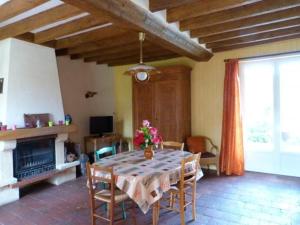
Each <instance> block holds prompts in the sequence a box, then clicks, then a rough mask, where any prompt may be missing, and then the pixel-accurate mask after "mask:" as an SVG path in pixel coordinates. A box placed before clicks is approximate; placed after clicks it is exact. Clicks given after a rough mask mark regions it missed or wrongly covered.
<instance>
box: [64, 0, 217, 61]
mask: <svg viewBox="0 0 300 225" xmlns="http://www.w3.org/2000/svg"><path fill="white" fill-rule="evenodd" d="M64 2H66V3H69V4H72V5H74V6H76V7H78V8H81V9H82V10H84V11H87V12H90V13H91V14H94V15H95V16H97V15H98V13H97V11H98V10H99V11H100V12H102V11H103V10H104V11H105V12H106V13H108V14H109V15H111V17H112V18H114V20H113V22H114V23H116V24H118V22H120V21H121V22H122V23H123V21H125V22H127V23H128V24H130V26H131V27H134V28H135V29H136V30H137V31H138V30H140V31H144V32H146V33H147V34H148V36H147V37H148V38H149V39H152V40H154V41H156V42H157V44H159V45H161V46H162V47H164V48H168V49H169V50H170V51H173V52H176V53H177V54H180V55H184V56H187V57H190V58H192V59H195V60H198V61H207V60H209V59H210V58H211V57H212V54H211V52H210V51H208V50H207V49H205V48H204V47H202V46H201V45H199V43H197V42H195V41H193V40H192V39H190V38H189V37H188V36H186V35H185V34H183V33H181V32H180V31H176V30H174V29H172V28H171V25H169V24H166V23H164V22H162V21H161V20H160V19H159V18H157V17H156V16H155V15H154V14H152V13H151V12H150V11H148V10H147V9H144V8H142V7H140V6H138V5H136V4H135V3H133V2H132V1H131V0H101V1H98V0H85V1H81V0H64Z"/></svg>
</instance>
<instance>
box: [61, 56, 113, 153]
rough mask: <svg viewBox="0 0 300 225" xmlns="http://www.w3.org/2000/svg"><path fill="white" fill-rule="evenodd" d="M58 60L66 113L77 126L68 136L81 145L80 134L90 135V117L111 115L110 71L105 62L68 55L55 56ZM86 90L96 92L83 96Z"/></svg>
mask: <svg viewBox="0 0 300 225" xmlns="http://www.w3.org/2000/svg"><path fill="white" fill-rule="evenodd" d="M57 63H58V70H59V79H60V85H61V90H62V97H63V104H64V110H65V113H66V114H70V115H71V116H72V118H73V122H74V123H75V124H76V125H78V128H79V130H78V132H77V133H74V134H71V135H70V138H71V140H73V141H75V142H78V143H81V145H82V147H83V137H84V136H86V135H89V117H90V116H103V115H114V110H115V105H114V82H113V72H112V69H111V68H110V67H108V66H106V65H96V63H84V62H83V61H81V60H70V59H69V57H58V58H57ZM87 91H96V92H98V94H97V95H95V96H94V97H92V98H87V99H86V98H85V96H84V95H85V93H86V92H87Z"/></svg>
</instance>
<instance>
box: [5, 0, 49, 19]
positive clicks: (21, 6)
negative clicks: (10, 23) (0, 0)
mask: <svg viewBox="0 0 300 225" xmlns="http://www.w3.org/2000/svg"><path fill="white" fill-rule="evenodd" d="M47 1H48V0H35V1H30V0H11V1H8V2H6V3H4V4H3V5H1V6H0V21H5V20H8V19H9V18H12V17H15V16H17V15H19V14H21V13H23V12H26V11H27V10H30V9H32V8H34V7H37V6H39V5H41V4H43V3H45V2H47Z"/></svg>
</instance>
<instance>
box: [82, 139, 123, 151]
mask: <svg viewBox="0 0 300 225" xmlns="http://www.w3.org/2000/svg"><path fill="white" fill-rule="evenodd" d="M115 142H119V143H120V147H119V149H117V152H119V151H122V136H121V135H119V134H104V135H102V136H99V135H90V136H85V137H84V153H85V154H89V153H92V152H95V151H96V150H98V149H100V148H103V147H106V146H111V145H112V144H113V143H115Z"/></svg>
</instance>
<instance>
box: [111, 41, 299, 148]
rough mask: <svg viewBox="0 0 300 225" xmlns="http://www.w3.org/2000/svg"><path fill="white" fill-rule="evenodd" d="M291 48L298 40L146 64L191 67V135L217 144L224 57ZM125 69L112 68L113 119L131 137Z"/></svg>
mask: <svg viewBox="0 0 300 225" xmlns="http://www.w3.org/2000/svg"><path fill="white" fill-rule="evenodd" d="M295 50H300V39H294V40H288V41H282V42H274V43H270V44H264V45H259V46H254V47H248V48H243V49H239V50H233V51H226V52H222V53H216V54H215V55H214V56H213V58H212V59H211V60H210V61H209V62H195V61H193V60H190V59H187V58H177V59H172V60H165V61H158V62H153V63H150V64H151V65H154V66H162V65H166V66H167V65H174V64H184V65H189V66H191V67H192V68H193V70H192V77H191V97H192V134H193V135H198V134H202V135H206V136H209V137H211V138H212V139H213V141H214V142H215V143H216V144H217V145H218V146H220V142H221V128H222V110H223V82H224V73H225V67H224V59H227V58H241V57H249V56H258V55H266V54H273V53H282V52H290V51H295ZM127 68H128V66H119V67H114V76H115V96H116V118H117V120H118V121H123V126H122V127H123V128H122V131H123V135H124V136H125V137H132V133H133V131H132V87H131V78H130V77H127V76H124V75H123V72H124V71H125V70H126V69H127Z"/></svg>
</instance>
